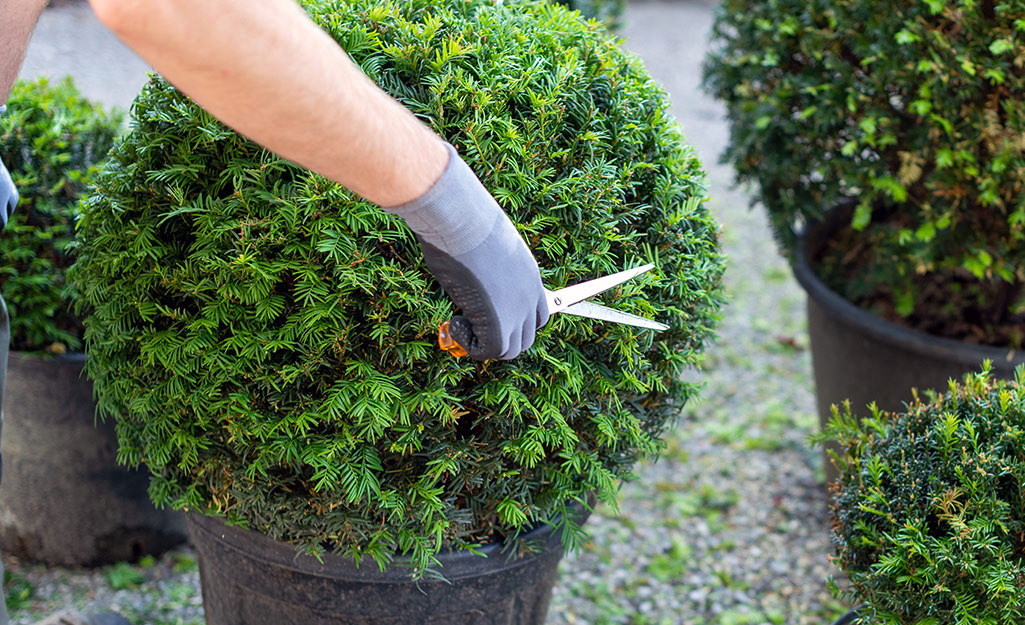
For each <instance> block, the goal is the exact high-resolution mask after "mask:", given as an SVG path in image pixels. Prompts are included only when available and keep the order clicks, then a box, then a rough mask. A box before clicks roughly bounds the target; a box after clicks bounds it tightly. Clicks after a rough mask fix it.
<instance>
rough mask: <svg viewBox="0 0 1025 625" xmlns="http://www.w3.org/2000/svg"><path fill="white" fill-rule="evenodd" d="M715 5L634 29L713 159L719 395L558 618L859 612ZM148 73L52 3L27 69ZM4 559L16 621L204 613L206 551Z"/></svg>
mask: <svg viewBox="0 0 1025 625" xmlns="http://www.w3.org/2000/svg"><path fill="white" fill-rule="evenodd" d="M713 7H714V2H712V1H711V0H678V1H676V2H659V1H653V0H641V1H638V0H634V1H633V3H632V4H631V6H630V7H629V9H628V12H627V15H626V29H625V31H624V35H625V37H626V38H627V43H626V47H627V48H628V49H630V50H633V51H634V52H636V53H637V54H639V55H640V56H641V57H642V58H643V59H644V61H645V62H646V64H647V66H648V68H649V70H650V72H651V73H652V75H653V76H654V77H655V78H656V79H658V80H659V81H661V82H662V83H663V84H664V85H665V86H666V88H667V89H668V91H669V93H670V94H671V96H672V98H673V101H674V103H675V108H674V112H675V114H676V115H677V117H678V119H679V120H680V123H681V125H682V126H683V129H684V132H685V135H686V137H687V139H688V141H689V142H690V143H692V144H693V145H695V146H696V147H697V149H698V150H699V153H700V154H701V156H702V159H703V160H704V162H705V163H706V166H707V168H708V171H709V182H710V191H711V195H712V199H711V200H710V202H711V204H710V205H711V207H712V209H713V210H714V211H715V213H716V215H717V216H718V218H719V220H720V222H721V223H722V224H723V243H724V246H725V249H726V252H727V254H728V255H729V257H730V265H729V269H728V271H727V274H726V284H727V288H728V292H729V294H730V297H731V304H730V305H729V307H728V308H727V309H726V311H725V314H724V320H723V324H722V328H721V332H720V334H721V338H720V341H719V343H718V345H716V346H715V347H713V348H712V349H710V350H709V351H708V354H707V358H706V363H705V371H704V372H703V373H702V374H701V375H700V378H699V379H701V380H702V381H703V382H704V383H705V390H704V393H703V400H702V401H701V402H700V403H698V404H695V405H692V406H688V407H687V409H686V410H685V413H684V414H683V415H681V419H680V422H679V424H678V427H677V428H676V430H675V432H674V433H673V434H671V435H670V436H669V438H668V441H667V443H668V445H667V448H666V450H665V452H664V454H663V457H662V458H661V459H660V460H659V461H658V462H657V463H653V464H645V465H644V466H642V467H640V468H639V470H638V479H637V480H635V481H633V482H630V483H627V484H625V485H624V486H623V490H622V498H621V505H620V510H619V512H618V514H617V513H616V512H615V511H613V510H611V509H608V508H606V507H601V508H599V509H598V510H597V511H596V514H594V515H593V516H592V517H591V520H590V521H589V522H588V528H589V531H590V535H591V542H590V543H589V544H588V545H587V546H586V547H585V548H584V550H583V551H582V552H580V553H578V554H574V555H570V556H567V557H566V558H565V559H564V560H563V563H562V568H561V571H562V575H561V578H560V581H559V583H558V584H557V586H556V588H555V591H554V596H553V599H552V607H551V611H550V615H549V618H548V623H549V624H550V625H611V624H616V625H620V624H622V625H707V624H713V623H714V624H720V625H762V624H766V625H781V624H787V625H803V624H809V625H810V624H815V625H819V624H821V625H829V623H831V622H832V621H833V619H835V618H836V617H837V616H839V615H840V614H841V613H843V612H844V611H845V610H846V607H845V606H843V605H841V604H839V603H837V602H836V601H834V600H833V599H832V598H831V597H830V595H829V593H828V591H827V590H826V588H825V580H826V578H827V577H828V576H829V575H831V574H835V571H834V569H833V568H832V566H831V565H830V563H829V561H828V554H829V553H830V551H831V549H830V545H829V540H828V536H829V521H828V516H827V511H826V499H827V496H826V490H825V487H824V486H823V485H822V479H823V477H822V476H823V473H822V466H821V465H822V462H821V458H820V456H819V454H818V452H817V451H815V450H812V449H810V448H809V447H808V446H807V444H806V443H805V437H806V436H807V435H808V434H809V433H810V432H811V431H812V430H813V429H814V427H815V425H816V418H815V417H814V412H815V408H814V398H813V394H812V393H813V384H812V379H811V374H810V358H809V354H808V352H807V342H808V339H807V331H806V327H805V313H804V296H803V293H802V292H801V291H800V289H799V287H798V286H797V285H796V283H795V282H794V280H793V278H792V277H791V275H790V273H789V271H788V269H787V267H786V265H785V263H784V262H783V260H782V259H781V258H780V257H779V255H778V254H777V253H776V250H775V247H774V244H773V242H772V239H771V236H770V234H769V230H768V226H767V223H766V220H765V216H764V214H763V212H762V211H760V210H757V209H755V210H751V209H750V208H749V207H748V204H749V200H748V197H747V196H746V195H745V193H744V192H743V191H741V190H737V189H732V188H731V179H732V178H731V177H732V174H731V171H730V169H729V168H728V167H726V166H723V165H719V164H717V160H718V156H719V154H721V152H722V149H723V147H724V146H725V143H726V139H727V136H726V126H725V123H724V121H723V119H722V117H723V111H722V108H721V107H720V106H719V105H718V103H716V102H715V101H713V100H711V99H709V98H708V97H707V96H705V95H704V94H703V93H701V92H700V90H699V87H698V84H699V81H700V63H701V59H702V57H703V55H704V53H705V49H706V44H705V36H706V33H707V32H708V28H709V26H710V24H711V18H712V9H713ZM144 72H145V65H144V64H143V63H142V62H141V61H139V60H138V59H137V58H136V57H134V55H132V54H131V53H130V52H128V51H126V50H125V49H124V47H123V46H121V45H120V43H118V42H117V41H116V40H112V39H111V38H110V36H109V35H108V34H106V33H105V32H104V31H103V30H102V29H101V28H100V27H98V26H97V25H96V23H95V20H94V19H93V18H92V17H91V15H90V14H89V13H88V8H87V7H85V6H84V5H81V4H74V3H71V4H66V5H61V6H56V7H54V8H51V9H49V10H48V11H47V12H46V14H45V15H44V19H43V21H42V23H41V25H40V29H39V30H38V31H37V34H36V36H35V38H34V39H33V41H32V46H31V48H30V52H29V55H28V58H27V59H26V64H25V66H24V68H23V72H22V74H23V76H25V77H32V76H35V75H38V74H41V73H45V74H49V75H52V76H59V75H61V74H63V73H72V74H74V75H76V78H77V79H78V82H79V84H80V86H82V87H83V89H84V90H85V91H86V93H87V94H88V95H89V96H91V97H94V98H98V99H101V100H104V101H106V102H107V103H110V104H116V105H120V106H127V104H128V102H129V101H130V99H131V97H132V95H133V94H134V92H135V91H136V90H137V88H138V86H139V85H141V84H142V82H143V81H144V79H145V77H144ZM4 560H5V562H6V564H7V567H8V569H9V570H10V571H11V572H12V574H13V576H14V581H15V587H17V588H21V589H25V590H27V589H31V596H29V597H27V598H25V599H23V600H17V601H16V602H14V603H15V605H13V606H12V607H13V608H14V609H13V610H12V622H13V623H14V624H15V625H22V624H28V623H33V622H34V621H35V620H37V619H39V618H42V617H43V616H46V615H48V614H51V613H53V612H55V611H57V610H59V609H63V608H68V607H74V608H78V609H82V610H105V609H115V610H118V611H120V612H122V613H123V614H125V615H126V616H128V617H129V618H130V619H131V620H132V621H133V622H134V623H137V624H143V623H145V624H146V625H165V624H167V625H171V624H199V623H202V622H203V621H202V607H201V603H202V602H201V598H200V593H199V590H198V588H199V586H198V584H199V580H198V573H197V571H196V570H195V561H194V556H193V555H192V553H191V552H190V551H189V550H188V549H186V550H182V551H178V552H174V553H171V554H168V555H167V556H165V557H163V558H160V559H159V560H157V561H155V562H152V563H147V564H148V566H143V567H128V568H127V569H104V570H100V571H76V570H69V569H58V568H50V569H47V568H46V567H42V566H39V565H26V564H23V563H20V562H17V561H16V560H14V559H12V558H10V557H5V558H4ZM132 578H134V579H132ZM115 587H116V588H118V589H115Z"/></svg>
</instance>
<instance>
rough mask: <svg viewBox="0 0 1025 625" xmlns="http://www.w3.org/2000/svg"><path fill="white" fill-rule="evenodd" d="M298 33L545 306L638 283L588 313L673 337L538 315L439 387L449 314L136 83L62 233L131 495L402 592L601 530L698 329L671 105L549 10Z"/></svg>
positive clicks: (400, 233)
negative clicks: (445, 186) (652, 323)
mask: <svg viewBox="0 0 1025 625" xmlns="http://www.w3.org/2000/svg"><path fill="white" fill-rule="evenodd" d="M304 5H305V6H306V8H307V9H308V10H309V11H310V13H311V14H312V15H313V17H314V19H315V20H316V21H317V22H318V23H319V24H320V25H321V26H323V27H324V28H325V29H326V30H327V31H328V32H329V33H331V34H332V35H333V36H334V37H335V38H336V39H337V40H338V42H339V43H340V44H341V45H342V46H343V47H344V48H345V49H346V50H347V51H348V52H349V53H350V55H351V56H352V57H353V59H354V60H355V61H356V62H357V63H358V64H359V65H360V66H361V67H362V68H363V69H364V71H366V72H367V74H368V75H369V76H370V77H371V78H373V79H374V80H375V81H376V82H377V83H379V84H381V85H382V86H383V87H384V88H385V89H387V90H388V91H390V92H391V93H392V94H393V95H395V96H396V97H397V98H398V99H399V100H400V101H401V102H402V103H403V104H405V105H406V106H407V107H409V108H410V109H411V110H412V111H413V112H414V113H415V114H416V115H417V116H419V117H420V118H421V119H423V120H424V121H425V122H427V123H428V124H430V125H431V126H432V127H433V128H434V129H435V130H436V131H438V132H439V133H440V134H441V135H442V136H443V137H445V138H446V139H447V140H448V141H449V142H451V143H452V144H453V145H455V146H456V147H457V148H458V149H459V151H460V153H461V154H462V155H463V156H464V158H465V159H466V160H467V162H469V163H470V165H471V166H472V167H473V168H474V169H475V170H476V172H477V173H478V175H479V176H480V177H481V179H482V180H483V181H484V183H485V185H486V186H487V187H488V188H489V189H491V190H492V191H493V192H494V193H495V195H496V197H498V198H499V200H500V202H501V203H502V204H503V206H504V207H506V208H507V210H508V211H509V213H510V215H511V217H512V219H513V221H514V222H515V223H517V224H518V227H519V228H520V230H521V232H522V233H523V234H524V236H525V237H526V239H527V241H528V242H529V244H530V246H531V247H532V248H533V249H534V250H536V254H537V257H538V261H539V264H540V266H541V270H542V274H543V278H544V281H545V282H546V284H547V285H549V286H550V287H552V288H557V287H560V286H565V285H566V284H569V283H573V282H577V281H580V280H586V279H590V278H594V277H597V276H599V275H604V274H607V273H609V272H612V271H617V270H621V269H623V268H625V267H629V266H636V265H638V264H642V263H646V262H654V263H656V264H657V265H658V266H659V269H658V270H657V271H652V272H650V273H649V274H645V276H644V277H643V278H640V279H637V280H634V281H632V282H630V283H628V284H626V285H624V286H623V287H621V288H618V289H615V290H613V291H612V292H610V293H609V294H608V295H607V297H605V301H606V303H608V304H611V305H614V306H616V307H619V308H622V309H624V310H628V311H632V312H635V313H637V314H640V315H645V316H649V317H654V318H657V319H659V320H661V321H664V322H666V323H668V324H670V325H671V329H670V330H668V331H666V332H664V333H662V334H659V335H657V336H656V335H655V334H653V333H651V332H650V331H646V330H639V329H635V328H630V327H620V326H615V325H610V324H605V323H601V322H595V321H589V320H586V319H581V318H573V317H568V316H565V315H557V316H556V318H554V319H553V320H552V321H551V322H550V323H549V324H548V326H546V327H545V328H544V329H543V330H542V331H541V333H540V335H539V338H538V340H537V342H536V343H535V346H534V347H533V348H532V349H531V350H530V351H529V352H528V353H526V354H524V355H522V356H520V357H519V358H517V359H516V360H515V361H510V362H503V361H492V362H486V363H483V364H480V363H474V362H472V361H467V360H456V359H453V358H452V357H451V356H449V355H448V354H445V353H443V352H441V351H440V350H439V349H438V348H437V344H436V331H437V327H438V325H439V324H440V323H441V322H442V321H443V320H445V319H448V318H449V317H450V316H451V315H452V314H453V312H454V311H453V310H452V306H451V303H450V302H449V301H448V300H447V298H445V296H444V294H443V292H442V291H441V289H440V288H439V286H438V285H437V283H436V282H435V280H434V278H433V277H432V276H431V275H430V274H429V273H428V272H427V271H426V269H425V267H424V265H423V262H422V257H421V253H420V249H419V247H418V246H417V244H416V242H415V239H414V238H413V236H412V234H411V233H410V232H409V231H408V230H407V229H406V228H405V226H404V224H403V223H402V222H401V221H400V220H397V219H395V218H393V217H392V216H390V215H388V214H386V213H384V212H381V211H380V210H378V209H377V208H376V207H374V206H372V205H370V204H368V203H367V202H365V201H362V200H360V199H359V198H357V197H354V196H353V195H351V194H350V193H348V192H347V191H346V190H345V189H343V188H341V187H339V186H338V185H336V184H334V183H332V182H330V181H327V180H325V179H323V178H322V177H320V176H318V175H315V174H313V173H310V172H308V171H305V170H302V169H300V168H299V167H297V166H295V165H293V164H290V163H288V162H286V161H283V160H281V159H279V158H277V157H275V156H273V155H271V154H269V153H267V152H266V151H263V150H261V149H260V148H259V147H258V146H256V145H254V144H252V143H250V142H249V141H247V140H245V139H244V138H242V137H240V136H238V135H236V134H234V133H233V132H231V131H230V130H228V129H226V128H225V127H223V126H221V125H220V124H218V123H217V122H216V121H214V120H213V119H212V118H211V117H210V116H209V115H208V114H207V113H205V112H203V111H202V110H201V109H199V108H198V107H197V106H196V105H194V104H193V103H192V102H191V101H190V100H188V99H187V98H186V97H185V96H183V95H182V94H181V93H179V92H177V91H176V90H175V89H173V88H172V87H171V86H170V85H168V84H167V83H165V82H164V81H162V80H160V79H159V78H154V79H153V80H152V81H151V82H150V83H149V85H148V86H147V87H146V88H145V89H144V90H143V92H142V93H141V94H140V95H139V97H138V98H137V100H136V102H135V105H134V107H133V120H132V129H131V131H130V132H129V133H128V134H127V136H126V137H125V138H124V141H123V142H122V143H121V144H120V145H118V146H117V147H116V148H115V150H114V151H113V153H112V162H111V164H110V165H109V167H108V168H107V170H106V171H105V173H104V175H103V176H102V177H101V179H100V181H99V183H98V190H97V193H96V194H95V196H94V197H92V198H91V199H90V200H89V201H88V202H87V203H86V204H85V206H84V209H83V210H84V218H83V221H82V227H81V233H82V238H83V245H82V250H81V256H80V260H79V262H78V264H77V265H76V267H75V273H74V276H75V280H76V282H77V284H78V285H79V288H80V289H81V291H82V292H83V294H84V297H85V299H86V300H87V301H88V303H89V304H90V305H91V306H93V307H94V309H95V312H94V314H93V316H92V317H91V318H90V319H89V321H88V322H87V326H86V328H87V331H86V341H87V346H88V348H89V354H90V360H89V364H88V370H89V374H90V375H91V376H92V377H93V379H94V380H95V386H96V392H97V396H98V400H99V405H100V408H101V410H102V411H104V412H105V413H107V414H111V415H113V416H114V417H115V418H116V419H117V428H118V435H119V440H120V459H121V460H122V461H123V462H125V463H128V464H136V463H140V462H143V463H146V464H148V465H149V467H150V468H151V469H152V471H153V473H154V476H155V477H154V480H153V482H152V488H151V492H152V494H153V496H154V499H155V500H156V501H157V502H158V503H163V504H171V505H173V506H175V507H178V508H187V509H192V510H199V511H205V512H210V513H216V514H222V515H226V516H228V517H229V518H231V519H234V520H237V521H240V522H244V523H246V524H248V525H249V526H250V527H252V528H254V529H257V530H259V531H262V532H265V533H267V534H269V535H271V536H273V537H275V538H279V539H284V540H288V541H292V542H295V543H297V544H299V545H301V546H303V547H305V548H306V549H307V550H309V551H313V552H316V551H318V550H321V549H325V548H326V549H333V550H338V551H341V552H344V553H348V554H350V555H352V556H354V557H362V556H371V557H373V558H375V559H376V560H378V561H379V562H383V561H385V560H386V559H387V558H388V557H389V556H390V555H391V554H392V553H394V552H409V553H411V554H412V556H413V559H414V562H415V564H416V565H417V567H418V569H417V571H416V572H415V574H422V573H423V571H424V569H425V567H428V566H430V564H431V558H432V556H433V554H435V553H436V552H437V551H438V550H439V549H441V548H445V547H450V546H451V547H465V546H467V545H471V544H474V543H477V542H480V541H486V540H492V539H496V538H499V539H500V538H502V537H506V536H509V535H512V534H515V533H516V532H517V531H519V530H521V529H523V528H526V527H529V526H531V525H533V524H536V523H538V522H543V521H549V520H555V519H557V518H558V517H559V515H561V514H564V513H565V512H566V506H567V505H568V504H570V503H572V501H574V500H576V501H583V500H585V498H587V497H588V496H590V495H592V494H596V495H597V496H598V497H599V498H601V499H603V500H605V501H609V502H614V501H615V493H616V489H617V483H618V480H619V479H621V478H624V477H628V476H629V474H630V470H631V467H632V465H633V464H634V463H635V461H636V460H637V459H638V458H639V457H641V456H652V455H654V454H656V453H657V451H658V449H659V436H660V435H661V434H662V432H663V431H664V429H665V427H666V426H667V425H668V424H669V423H670V422H671V420H672V419H673V418H674V417H675V416H676V415H677V414H678V413H679V411H680V409H681V406H682V405H683V403H684V402H685V401H687V399H688V398H689V397H691V396H692V395H693V393H694V392H695V387H694V386H693V385H692V384H690V383H687V382H684V381H683V380H681V373H682V372H683V371H684V369H686V368H687V367H689V366H692V365H694V364H695V363H696V361H697V358H698V353H699V352H700V350H701V349H702V347H703V346H704V344H705V343H706V342H707V341H708V340H709V339H710V338H711V336H712V328H713V326H714V323H715V320H716V314H717V310H718V307H719V303H720V291H719V280H720V276H721V272H722V258H721V257H720V255H719V251H718V228H717V225H716V224H715V222H714V221H713V220H712V218H711V217H710V215H709V214H708V212H707V209H706V207H705V205H704V203H703V201H702V195H701V192H700V189H701V187H700V180H701V178H702V176H703V173H702V171H701V169H700V164H699V163H698V161H697V159H696V157H695V156H694V154H693V151H692V150H691V149H690V148H688V147H686V146H685V145H683V144H682V140H681V137H680V134H679V132H678V130H677V128H676V125H675V122H674V121H673V120H672V118H671V117H670V116H669V114H668V110H669V107H668V103H667V101H666V98H665V94H664V93H663V92H662V90H661V89H660V88H659V87H658V86H657V85H656V84H655V83H654V82H653V81H652V80H651V79H650V78H649V77H648V75H647V73H646V72H645V71H644V69H643V68H642V67H641V66H640V64H639V62H638V61H637V60H636V59H635V58H633V57H631V56H629V55H627V54H626V53H624V52H623V51H622V50H621V49H620V48H619V47H618V46H617V42H616V41H615V40H613V39H611V38H609V36H608V35H607V34H606V33H605V32H604V30H603V29H602V27H600V26H599V25H598V24H597V23H595V22H592V23H585V22H583V21H581V20H579V19H578V18H577V17H576V16H574V15H573V14H572V13H570V12H569V11H567V10H566V9H564V8H561V7H558V6H552V5H547V4H540V3H538V4H535V3H522V4H517V5H515V6H513V5H510V4H509V3H496V2H492V1H490V0H469V1H463V0H458V1H453V2H445V3H439V2H434V1H427V0H416V1H412V2H391V1H389V0H356V1H349V0H347V1H345V2H341V1H338V2H329V1H312V0H311V1H308V2H305V3H304ZM339 149H345V147H344V146H339ZM563 520H565V517H563ZM568 529H570V530H574V529H575V528H574V527H573V526H572V525H571V526H569V527H568ZM576 535H577V534H576V533H575V532H573V531H569V532H567V533H566V536H567V537H568V538H569V539H573V538H575V537H576Z"/></svg>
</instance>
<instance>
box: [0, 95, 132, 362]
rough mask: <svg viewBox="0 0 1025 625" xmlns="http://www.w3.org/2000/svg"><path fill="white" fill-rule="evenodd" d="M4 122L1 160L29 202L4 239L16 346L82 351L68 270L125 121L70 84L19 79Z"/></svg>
mask: <svg viewBox="0 0 1025 625" xmlns="http://www.w3.org/2000/svg"><path fill="white" fill-rule="evenodd" d="M7 106H8V109H7V113H6V114H5V115H4V116H3V117H0V159H2V160H3V162H4V163H5V164H6V165H7V168H8V169H9V170H10V173H11V176H12V177H13V180H14V184H15V185H16V186H17V187H18V191H19V194H20V196H21V201H20V203H19V204H18V209H17V210H16V211H14V215H12V216H11V220H10V223H8V224H7V227H6V228H5V229H4V233H3V236H2V237H0V259H2V260H0V292H2V293H3V296H4V299H5V300H6V301H7V308H8V313H9V314H10V317H11V347H12V348H13V349H16V350H23V351H41V350H48V351H50V352H55V353H63V352H65V351H67V350H78V349H81V347H82V323H81V321H80V319H79V318H78V316H76V315H75V313H74V311H73V301H74V300H73V298H74V295H73V293H72V292H71V286H70V285H69V284H68V283H67V281H66V280H65V272H66V271H67V269H68V267H70V266H71V264H72V262H74V252H73V250H72V249H71V245H72V242H73V240H74V235H75V219H76V216H77V215H78V202H79V199H80V197H81V196H82V194H83V193H84V192H85V190H86V188H87V187H88V185H89V184H90V181H91V180H92V179H93V178H94V177H95V175H96V173H97V172H98V171H99V165H100V164H101V162H102V161H103V159H104V158H106V155H107V151H108V150H110V147H111V146H112V145H113V144H114V137H115V136H117V134H118V132H119V131H120V130H121V121H122V116H121V115H120V114H119V113H116V112H108V111H105V110H103V108H101V107H100V106H98V105H95V104H92V103H90V102H88V101H86V100H85V99H84V98H83V97H82V95H81V94H80V93H79V92H78V90H77V89H76V88H75V86H74V85H73V84H72V82H71V80H70V79H65V80H64V81H62V82H60V83H58V84H53V85H51V84H50V83H49V81H48V80H46V79H45V78H43V79H39V80H36V81H33V82H23V81H19V82H17V83H16V84H15V85H14V90H13V93H11V97H10V99H9V100H8V102H7Z"/></svg>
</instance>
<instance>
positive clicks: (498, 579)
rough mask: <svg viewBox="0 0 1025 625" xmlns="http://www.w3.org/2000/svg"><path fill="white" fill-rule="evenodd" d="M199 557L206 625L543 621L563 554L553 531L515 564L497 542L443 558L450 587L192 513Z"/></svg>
mask: <svg viewBox="0 0 1025 625" xmlns="http://www.w3.org/2000/svg"><path fill="white" fill-rule="evenodd" d="M187 518H188V522H189V530H190V532H191V533H192V541H193V544H194V546H195V548H196V554H197V556H198V559H199V570H200V581H201V583H202V587H203V606H204V609H205V611H206V622H207V625H282V624H287V623H302V624H303V625H434V624H436V625H443V624H444V625H543V624H544V621H545V616H546V615H547V613H548V603H549V600H550V599H551V593H552V586H553V585H554V584H555V578H556V574H557V569H558V566H559V560H560V559H561V558H562V554H563V549H562V544H561V542H560V539H559V536H558V535H557V534H556V533H555V532H553V531H552V529H551V527H550V526H547V525H545V526H542V527H540V528H538V529H536V530H534V531H532V532H531V533H530V534H527V535H526V536H525V537H524V538H525V539H527V540H531V541H538V542H539V543H541V544H543V546H544V547H543V549H541V550H540V552H539V553H536V554H533V555H529V556H527V557H523V558H516V559H512V560H510V559H509V558H508V557H507V555H506V554H504V553H502V552H501V547H500V546H499V545H498V544H492V545H486V546H484V547H483V548H482V549H481V551H482V552H483V553H485V554H487V556H488V557H487V558H482V557H480V556H476V555H473V554H471V553H468V552H463V551H453V552H446V553H442V554H441V555H440V556H439V560H440V561H441V564H442V566H441V569H440V571H441V573H442V575H444V576H445V578H446V579H447V580H448V582H447V583H446V582H444V581H437V580H427V581H422V582H419V583H417V582H414V581H412V580H411V579H410V570H409V569H408V568H406V567H403V566H401V559H396V561H395V564H398V565H397V566H389V567H388V568H386V569H385V570H384V571H381V570H380V568H379V567H378V566H377V564H376V563H375V562H373V561H372V560H369V559H368V560H366V561H364V562H363V563H362V564H361V566H359V567H357V566H356V565H355V564H354V563H353V561H352V560H350V559H349V558H345V557H341V556H336V555H325V556H324V557H323V558H322V561H317V560H316V559H314V558H311V557H308V556H297V555H296V550H295V547H294V546H293V545H289V544H287V543H282V542H278V541H275V540H272V539H271V538H268V537H267V536H265V535H263V534H260V533H258V532H253V531H249V530H244V529H240V528H238V527H229V526H227V525H226V524H225V523H224V522H223V521H222V520H220V519H217V518H213V517H206V516H200V515H192V514H190V515H187Z"/></svg>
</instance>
